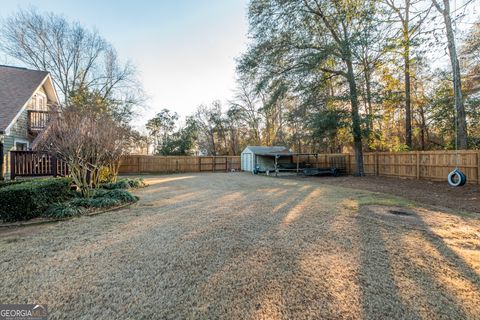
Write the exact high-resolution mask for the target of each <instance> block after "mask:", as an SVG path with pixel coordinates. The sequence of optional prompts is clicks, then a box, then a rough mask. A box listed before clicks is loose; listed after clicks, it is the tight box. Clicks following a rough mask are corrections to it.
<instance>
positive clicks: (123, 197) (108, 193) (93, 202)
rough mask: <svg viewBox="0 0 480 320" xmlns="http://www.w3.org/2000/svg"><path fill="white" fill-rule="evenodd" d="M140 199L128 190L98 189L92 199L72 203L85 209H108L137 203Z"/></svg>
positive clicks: (75, 200) (77, 200)
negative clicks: (123, 204)
mask: <svg viewBox="0 0 480 320" xmlns="http://www.w3.org/2000/svg"><path fill="white" fill-rule="evenodd" d="M137 200H138V199H137V197H135V196H134V195H132V194H131V193H130V192H128V191H127V190H122V189H114V190H104V189H97V190H95V191H94V193H93V196H92V197H91V198H75V199H73V200H72V201H71V204H72V205H74V206H79V207H84V208H106V207H114V206H118V205H121V204H122V203H127V202H136V201H137Z"/></svg>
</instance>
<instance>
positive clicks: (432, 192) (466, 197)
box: [288, 175, 480, 213]
mask: <svg viewBox="0 0 480 320" xmlns="http://www.w3.org/2000/svg"><path fill="white" fill-rule="evenodd" d="M288 178H294V179H301V180H308V181H311V182H317V183H326V184H329V185H334V186H341V187H347V188H355V189H361V190H369V191H377V192H383V193H388V194H392V195H395V196H399V197H403V198H406V199H410V200H413V201H416V202H419V203H421V204H428V205H433V206H438V207H444V208H448V209H452V210H454V211H466V212H479V213H480V185H477V184H466V185H465V186H463V187H457V188H454V187H451V186H450V185H449V184H448V183H447V180H446V179H445V181H444V182H432V181H425V180H412V179H402V178H390V177H377V176H366V177H360V178H359V177H352V176H343V177H327V176H325V177H302V176H300V177H297V176H292V175H290V176H289V177H288Z"/></svg>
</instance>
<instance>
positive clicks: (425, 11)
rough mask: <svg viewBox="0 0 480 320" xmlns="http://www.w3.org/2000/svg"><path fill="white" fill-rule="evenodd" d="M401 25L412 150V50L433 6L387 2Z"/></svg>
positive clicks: (415, 1) (407, 131)
mask: <svg viewBox="0 0 480 320" xmlns="http://www.w3.org/2000/svg"><path fill="white" fill-rule="evenodd" d="M385 3H386V4H387V5H388V6H389V7H390V8H391V9H392V10H393V12H394V13H395V15H396V16H397V19H398V22H399V23H400V34H399V40H400V41H399V47H400V49H401V55H402V58H403V75H404V81H405V82H404V85H405V144H406V145H407V147H408V148H410V149H411V148H412V146H413V144H412V93H411V90H412V86H411V71H412V66H411V63H412V49H413V47H414V45H415V41H416V40H417V38H418V37H419V36H420V35H421V30H422V25H423V23H424V22H425V19H426V18H427V17H428V15H429V13H430V10H431V6H429V7H428V6H427V7H426V8H424V7H422V5H423V4H424V2H422V1H421V0H398V1H397V0H385Z"/></svg>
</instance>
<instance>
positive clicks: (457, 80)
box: [442, 0, 468, 149]
mask: <svg viewBox="0 0 480 320" xmlns="http://www.w3.org/2000/svg"><path fill="white" fill-rule="evenodd" d="M443 4H444V10H443V12H442V15H443V19H444V21H445V27H446V30H447V41H448V52H449V54H450V62H451V64H452V71H453V92H454V94H455V108H456V111H457V123H456V125H457V137H456V139H457V147H458V149H467V147H468V146H467V120H466V114H465V106H464V104H463V95H462V77H461V74H460V64H459V62H458V57H457V49H456V47H455V35H454V32H453V28H452V19H451V17H450V4H449V2H448V0H443Z"/></svg>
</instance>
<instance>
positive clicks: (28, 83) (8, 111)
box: [0, 65, 48, 132]
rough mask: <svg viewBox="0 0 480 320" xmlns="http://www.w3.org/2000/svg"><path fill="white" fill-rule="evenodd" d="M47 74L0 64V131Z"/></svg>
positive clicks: (10, 120)
mask: <svg viewBox="0 0 480 320" xmlns="http://www.w3.org/2000/svg"><path fill="white" fill-rule="evenodd" d="M47 76H48V72H46V71H38V70H29V69H26V68H17V67H10V66H2V65H0V84H1V85H0V132H2V131H4V130H5V129H6V128H7V127H8V126H9V125H10V123H11V122H12V121H13V119H14V118H15V116H16V115H17V113H18V112H19V111H20V110H21V109H22V107H23V106H24V105H25V103H27V101H28V100H29V99H30V97H31V96H32V94H33V93H34V91H35V90H36V89H37V88H38V87H39V86H40V85H41V84H42V83H43V81H44V80H45V78H46V77H47Z"/></svg>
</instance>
